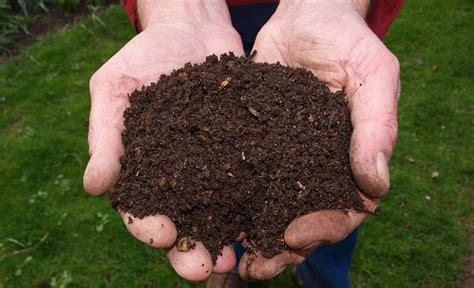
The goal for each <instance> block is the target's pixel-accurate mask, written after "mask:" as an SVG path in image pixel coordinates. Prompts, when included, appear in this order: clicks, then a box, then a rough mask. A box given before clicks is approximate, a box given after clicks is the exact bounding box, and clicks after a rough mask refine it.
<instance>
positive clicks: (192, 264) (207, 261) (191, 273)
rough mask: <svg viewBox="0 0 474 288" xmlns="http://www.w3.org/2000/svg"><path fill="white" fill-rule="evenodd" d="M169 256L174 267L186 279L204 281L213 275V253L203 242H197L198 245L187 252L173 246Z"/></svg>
mask: <svg viewBox="0 0 474 288" xmlns="http://www.w3.org/2000/svg"><path fill="white" fill-rule="evenodd" d="M167 256H168V259H169V261H170V263H171V266H173V269H174V270H175V271H176V273H178V275H179V276H181V277H183V278H184V279H187V280H190V281H202V280H205V279H207V278H208V277H209V276H211V273H212V269H213V267H212V260H211V254H209V252H208V251H207V249H206V248H205V247H204V245H203V244H202V243H201V242H196V247H195V248H194V249H190V250H188V251H186V252H181V251H178V249H177V248H176V247H172V248H171V249H170V250H169V251H168V253H167Z"/></svg>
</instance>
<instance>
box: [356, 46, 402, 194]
mask: <svg viewBox="0 0 474 288" xmlns="http://www.w3.org/2000/svg"><path fill="white" fill-rule="evenodd" d="M384 51H385V52H384V53H380V54H383V55H382V56H380V57H379V58H378V59H377V61H376V62H377V64H376V65H375V68H373V69H372V70H370V72H369V73H368V74H367V76H366V77H364V81H361V83H354V84H352V85H353V86H354V85H355V86H358V87H357V88H356V89H351V87H349V89H348V91H350V90H353V91H354V93H353V95H350V96H351V97H349V103H350V107H351V120H352V126H353V128H354V130H353V134H352V139H351V147H350V156H351V168H352V173H353V175H354V179H355V180H356V182H357V184H358V186H359V187H360V189H361V190H362V192H364V193H366V194H367V195H371V196H374V197H383V196H384V195H385V194H386V193H387V192H388V188H389V186H390V176H389V169H388V160H389V159H390V156H391V155H392V150H393V147H394V145H395V142H396V138H397V129H398V124H397V103H398V97H399V93H400V83H399V78H400V76H399V75H400V72H399V64H398V60H397V59H396V58H395V56H393V54H391V53H390V52H389V51H388V50H386V49H385V50H384ZM372 66H374V65H372ZM360 85H362V86H360Z"/></svg>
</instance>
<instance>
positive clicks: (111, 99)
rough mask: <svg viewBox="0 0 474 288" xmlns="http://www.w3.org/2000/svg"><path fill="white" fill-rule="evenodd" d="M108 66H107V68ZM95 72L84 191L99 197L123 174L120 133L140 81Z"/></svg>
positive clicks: (92, 86) (91, 91)
mask: <svg viewBox="0 0 474 288" xmlns="http://www.w3.org/2000/svg"><path fill="white" fill-rule="evenodd" d="M105 65H107V64H105ZM111 77H113V76H111V75H105V76H104V75H103V73H102V72H100V70H99V72H96V74H94V76H92V78H91V81H90V93H91V113H90V119H89V137H88V142H89V154H90V155H91V158H90V160H89V163H88V164H87V168H86V170H85V172H84V189H85V190H86V191H87V192H88V193H89V194H91V195H100V194H102V193H104V192H105V191H106V190H107V189H109V188H110V187H112V186H113V185H114V184H115V182H116V181H117V179H118V176H119V173H120V156H121V155H122V154H123V146H122V139H121V133H122V130H123V127H124V126H123V112H124V110H125V109H126V108H127V107H128V106H129V105H130V103H129V100H128V93H130V92H131V91H133V90H134V89H135V88H136V87H138V84H139V82H138V80H136V79H134V78H133V77H129V76H120V77H116V79H113V80H111V79H110V78H111Z"/></svg>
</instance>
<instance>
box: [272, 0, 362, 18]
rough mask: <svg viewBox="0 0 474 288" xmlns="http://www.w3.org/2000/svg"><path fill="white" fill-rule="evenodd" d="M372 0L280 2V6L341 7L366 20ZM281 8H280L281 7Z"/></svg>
mask: <svg viewBox="0 0 474 288" xmlns="http://www.w3.org/2000/svg"><path fill="white" fill-rule="evenodd" d="M370 2H371V0H300V1H295V0H280V5H279V6H283V7H286V8H291V7H292V6H295V5H321V6H328V5H330V6H339V7H343V8H345V9H350V10H353V11H355V12H357V14H359V15H360V16H361V17H362V18H365V16H366V15H367V12H368V11H369V6H370ZM279 8H280V7H279Z"/></svg>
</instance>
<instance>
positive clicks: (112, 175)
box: [84, 0, 400, 281]
mask: <svg viewBox="0 0 474 288" xmlns="http://www.w3.org/2000/svg"><path fill="white" fill-rule="evenodd" d="M368 2H369V1H368V0H365V1H364V0H359V1H355V0H311V1H310V0H302V1H291V0H286V1H285V0H281V1H280V4H279V6H278V8H277V10H276V12H275V13H274V15H273V16H272V17H271V19H270V20H269V21H268V22H267V23H266V24H265V25H264V26H263V28H262V29H261V30H260V32H259V33H258V35H257V38H256V41H255V46H254V50H257V51H258V52H257V54H256V56H255V58H254V60H255V61H260V62H269V63H274V62H280V63H282V64H284V65H288V66H291V67H304V68H306V69H309V70H310V71H312V72H313V73H314V74H315V75H316V76H317V77H318V78H319V79H320V80H322V81H325V82H327V83H328V84H329V86H330V87H331V89H334V90H337V89H342V88H344V89H345V91H346V94H347V99H348V103H349V106H350V110H351V121H352V126H353V134H352V139H351V145H350V161H351V169H352V173H353V176H354V178H355V180H356V182H357V185H358V187H359V188H360V195H361V197H362V199H363V200H364V203H365V206H366V207H367V208H368V209H369V210H371V211H373V210H375V208H376V206H377V204H378V199H380V198H381V197H382V196H384V195H385V194H386V193H387V191H388V188H389V182H390V179H389V169H388V165H387V162H388V160H389V158H390V156H391V153H392V149H393V147H394V144H395V141H396V137H397V103H398V97H399V94H400V85H399V84H400V82H399V64H398V61H397V59H396V57H395V56H394V55H393V54H392V53H391V52H390V51H389V50H388V49H387V48H386V47H385V45H384V44H383V43H382V42H381V41H380V40H379V39H378V37H377V36H376V35H375V34H374V33H373V32H372V31H371V30H370V29H369V27H368V26H367V24H366V22H365V20H364V17H365V14H366V12H367V9H368ZM137 12H138V17H139V19H140V21H141V24H142V27H143V31H142V32H141V33H139V34H138V35H136V36H135V37H134V38H133V39H131V40H130V41H129V42H128V43H127V44H126V45H125V46H124V47H123V48H122V49H120V51H118V52H117V53H116V54H115V55H114V56H113V57H112V58H110V60H108V61H107V63H105V64H104V65H103V66H102V67H101V68H100V69H99V70H98V71H97V72H96V73H95V74H94V75H93V76H92V78H91V80H90V94H91V102H92V103H91V113H90V126H89V139H88V140H89V152H90V155H91V158H90V160H89V163H88V165H87V168H86V171H85V174H84V187H85V189H86V191H87V192H89V193H90V194H92V195H100V194H102V193H104V192H105V191H106V190H108V189H109V188H111V187H113V186H114V184H115V183H116V181H117V179H118V176H119V173H120V161H119V158H120V156H121V155H122V154H123V146H122V141H121V132H122V130H123V129H124V125H123V112H124V110H125V109H126V108H127V107H128V106H129V99H128V95H129V93H131V92H132V91H134V90H135V89H137V88H141V87H142V86H143V85H146V84H149V83H151V82H153V81H156V80H157V79H158V77H159V76H160V75H161V74H166V73H170V72H171V71H172V70H173V69H177V68H180V67H182V66H183V65H184V64H185V63H187V62H191V63H200V62H203V61H204V60H205V57H206V56H208V55H210V54H216V55H220V54H221V53H225V52H229V51H232V52H234V53H235V54H236V55H244V51H243V47H242V41H241V39H240V36H239V34H238V33H237V32H236V30H235V29H234V28H233V27H232V23H231V19H230V16H229V11H228V8H227V5H226V3H225V1H223V0H211V1H167V0H164V1H162V0H152V1H138V11H137ZM129 129H133V128H129ZM121 214H122V217H123V219H124V222H125V225H126V227H127V229H128V231H129V232H130V233H131V234H132V235H133V236H134V237H136V238H137V239H138V240H140V241H143V242H144V243H146V244H147V245H150V246H152V247H154V248H160V249H163V250H164V251H166V254H167V257H168V259H169V261H170V263H171V265H172V266H173V268H174V269H175V271H176V272H177V273H178V274H179V275H180V276H182V277H183V278H185V279H188V280H193V281H199V280H204V279H206V278H207V277H209V276H210V275H211V273H227V272H229V271H230V270H231V269H232V268H233V267H234V266H235V263H236V257H235V253H234V251H233V249H232V247H231V246H227V247H224V249H223V251H222V255H221V256H219V257H218V260H217V263H216V264H215V265H213V263H212V261H211V257H210V254H209V252H208V251H207V250H206V248H205V247H204V246H203V245H202V243H197V246H196V248H195V249H192V250H189V251H187V252H180V251H178V250H177V248H176V247H175V245H174V244H175V241H176V234H177V232H176V227H175V225H174V224H173V222H172V221H171V220H170V219H169V218H168V217H167V216H164V215H155V216H148V217H145V218H143V219H138V218H135V217H133V216H132V215H129V214H127V213H121ZM129 217H131V218H132V220H133V222H132V221H129ZM367 217H368V214H367V213H356V212H354V211H350V212H349V213H348V214H344V213H342V212H339V211H330V210H328V211H319V212H314V213H311V214H308V215H305V216H302V217H300V218H297V219H295V220H294V221H293V222H292V223H291V224H290V225H289V226H288V228H287V229H286V231H285V235H284V239H285V243H286V244H287V245H288V247H290V248H291V250H289V251H286V252H283V253H281V254H279V255H277V256H275V257H273V258H271V259H269V258H265V257H263V256H261V255H258V256H257V258H256V259H255V260H254V261H253V262H252V265H250V266H247V263H248V261H246V260H247V257H249V256H250V255H247V254H244V256H243V258H242V260H241V261H240V266H239V273H240V275H241V277H242V278H243V279H246V280H263V279H269V278H272V277H274V276H276V275H277V274H279V273H280V272H282V271H283V270H284V269H285V268H286V267H289V266H293V265H297V264H299V263H300V262H302V261H303V260H304V259H305V257H306V256H307V255H309V253H311V252H312V251H313V250H314V249H316V248H317V247H318V246H319V245H323V244H330V243H336V242H338V241H341V240H342V239H344V238H345V237H346V236H347V235H348V234H349V233H350V232H351V231H353V230H354V229H355V228H356V227H357V226H359V225H360V224H361V222H363V221H364V220H365V219H366V218H367ZM150 239H153V242H152V243H150Z"/></svg>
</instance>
